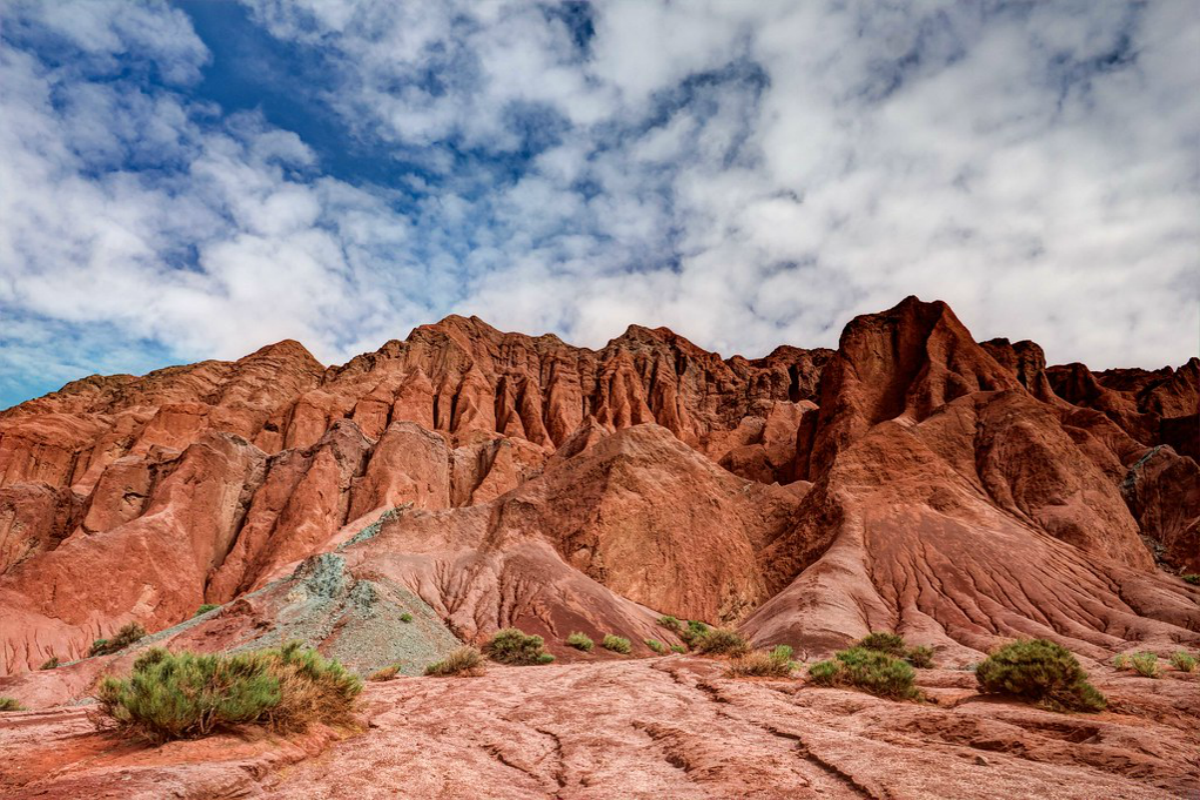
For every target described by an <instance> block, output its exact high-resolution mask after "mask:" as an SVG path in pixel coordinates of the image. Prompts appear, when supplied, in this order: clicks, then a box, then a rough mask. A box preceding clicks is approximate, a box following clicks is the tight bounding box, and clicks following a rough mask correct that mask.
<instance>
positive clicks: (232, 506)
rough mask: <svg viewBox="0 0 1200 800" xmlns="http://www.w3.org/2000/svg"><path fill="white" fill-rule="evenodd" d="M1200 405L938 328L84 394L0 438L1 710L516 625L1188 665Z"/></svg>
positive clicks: (1198, 598) (649, 339)
mask: <svg viewBox="0 0 1200 800" xmlns="http://www.w3.org/2000/svg"><path fill="white" fill-rule="evenodd" d="M1198 404H1200V359H1192V360H1191V361H1189V362H1188V364H1186V365H1183V366H1182V367H1179V368H1178V369H1172V368H1163V369H1159V370H1156V371H1147V370H1111V371H1108V372H1105V373H1093V372H1091V371H1089V370H1087V368H1086V367H1083V366H1082V365H1077V364H1075V365H1068V366H1065V367H1047V366H1046V364H1045V358H1044V356H1043V354H1042V351H1041V349H1040V348H1039V347H1038V346H1037V345H1036V344H1033V343H1031V342H1016V343H1010V342H1009V341H1007V340H1002V339H1001V340H993V341H990V342H984V343H978V342H976V341H975V340H974V338H973V337H972V336H971V335H970V333H969V331H968V330H967V329H966V327H965V326H964V325H963V324H962V323H961V322H960V321H959V320H958V319H957V318H956V317H955V315H954V314H953V312H952V311H951V310H950V309H949V308H948V307H946V306H945V305H944V304H942V303H938V302H934V303H923V302H921V301H919V300H917V299H915V298H908V299H907V300H905V301H903V302H902V303H900V304H899V305H898V306H896V307H895V308H893V309H890V310H888V311H885V312H881V313H879V314H873V315H868V316H864V317H860V318H858V319H855V320H854V321H852V322H851V323H850V324H849V325H848V326H847V328H846V330H845V331H844V333H843V335H842V338H841V341H840V343H839V347H838V348H837V350H836V351H828V350H811V351H810V350H801V349H797V348H792V347H781V348H779V349H777V350H776V351H775V352H773V353H772V354H771V355H770V356H768V357H766V358H763V359H757V360H747V359H743V358H740V357H734V358H731V359H728V360H723V359H721V358H720V357H719V356H717V355H715V354H712V353H708V352H705V351H703V350H701V349H699V348H697V347H695V346H694V345H692V344H691V343H689V342H687V341H686V340H684V339H682V338H681V337H678V336H676V335H674V334H672V333H671V332H670V331H667V330H665V329H658V330H649V329H645V328H638V327H631V328H630V329H629V330H628V331H627V332H626V333H625V334H624V335H623V336H621V337H619V338H618V339H615V340H613V341H612V342H610V343H609V344H608V345H607V346H606V347H605V348H603V349H601V350H596V351H593V350H587V349H583V348H576V347H571V346H569V345H567V344H565V343H563V342H562V341H560V340H559V339H557V338H556V337H554V336H549V335H547V336H541V337H529V336H523V335H520V334H511V333H501V332H499V331H496V330H495V329H493V328H491V327H489V326H487V325H486V324H485V323H483V322H481V321H480V320H477V319H464V318H460V317H450V318H447V319H446V320H443V321H442V322H440V323H438V324H436V325H430V326H424V327H421V328H418V329H416V330H415V331H413V333H412V334H411V335H410V336H409V337H408V339H406V340H405V341H403V342H400V341H393V342H389V343H387V344H386V345H384V346H383V347H382V348H381V349H380V350H378V351H377V352H375V353H371V354H367V355H363V356H360V357H358V358H355V359H354V360H352V361H351V362H350V363H348V364H346V365H344V366H341V367H330V368H324V367H322V366H321V365H320V364H318V363H317V362H316V361H315V359H313V358H312V356H311V355H309V354H308V352H307V351H306V350H304V348H303V347H302V346H301V345H299V344H298V343H295V342H281V343H279V344H276V345H272V346H270V347H266V348H263V349H262V350H259V351H258V352H256V353H254V354H252V355H250V356H247V357H246V358H244V359H242V360H240V361H238V362H234V363H225V362H204V363H201V364H195V365H191V366H185V367H174V368H170V369H166V370H161V371H158V372H155V373H151V374H150V375H147V376H145V377H141V378H136V377H133V376H111V377H93V378H88V379H85V380H82V381H77V382H75V383H73V384H70V385H68V386H66V387H64V388H63V389H62V390H61V391H59V392H56V393H54V394H51V395H47V396H46V397H43V398H39V399H37V400H33V401H30V402H28V403H25V404H23V405H20V406H17V407H16V408H13V409H10V410H8V411H5V412H0V612H2V613H3V620H4V625H3V627H2V629H0V676H2V675H9V676H10V677H8V678H3V677H0V694H4V695H12V696H16V697H18V698H19V699H21V700H23V701H24V702H25V703H26V704H27V705H32V706H35V707H43V706H51V705H55V704H58V703H63V702H68V701H71V700H75V699H78V698H80V697H84V696H86V694H87V692H88V691H89V687H90V686H91V685H92V683H93V682H94V681H95V680H96V679H97V677H98V676H100V675H101V674H104V673H105V672H107V671H119V670H121V669H123V668H127V666H128V663H129V661H130V660H131V659H132V654H130V653H126V654H123V655H119V656H116V657H112V658H94V659H87V658H83V657H84V656H85V655H86V653H87V650H88V647H89V645H90V643H91V641H92V640H93V639H95V638H98V637H101V636H105V635H108V634H110V633H112V632H113V631H114V630H116V629H117V628H119V627H120V626H121V625H123V624H125V623H127V622H130V621H137V622H140V623H142V624H143V625H145V626H146V628H147V629H149V630H151V631H157V632H159V633H158V634H157V636H156V640H157V641H162V642H165V643H166V644H168V646H171V647H188V648H191V649H202V650H228V649H236V648H244V647H251V646H255V644H256V643H261V642H263V641H276V640H278V639H279V638H282V637H300V638H304V639H306V640H308V641H310V642H312V643H314V644H317V645H319V646H321V647H322V648H323V649H324V650H326V651H327V652H330V653H332V654H334V655H337V657H339V658H340V659H342V660H344V661H346V662H347V663H348V664H350V665H351V666H353V667H354V668H356V669H358V670H359V671H362V672H368V671H370V670H372V669H374V668H377V667H379V666H383V665H384V664H386V663H392V662H395V661H396V660H397V659H399V660H401V661H403V662H405V663H406V664H407V666H408V668H409V671H416V670H418V669H419V668H420V667H421V666H422V665H423V664H424V663H427V662H428V661H430V660H433V659H435V658H436V657H438V655H440V654H441V653H444V652H445V650H446V649H447V648H448V647H450V646H452V645H453V644H454V643H456V642H457V641H458V640H460V639H461V640H467V641H476V642H478V641H482V640H484V639H485V638H486V637H488V636H489V635H490V634H491V633H492V632H494V631H495V630H496V629H497V628H500V627H504V626H507V625H514V624H515V625H518V626H519V627H522V628H523V629H525V630H528V631H531V632H536V633H539V634H541V635H543V636H545V637H546V639H547V642H548V644H549V647H550V649H551V651H552V652H554V653H556V654H557V655H558V656H559V657H560V661H564V662H570V661H572V660H576V659H578V658H580V656H578V654H577V653H576V652H575V651H573V650H569V649H565V648H564V647H563V644H562V640H563V639H564V638H565V636H566V635H567V634H568V633H569V632H571V631H575V630H581V631H584V632H586V633H588V634H589V635H591V636H592V637H593V638H599V637H602V636H603V635H604V634H605V633H608V632H615V633H619V634H621V635H623V636H627V637H628V638H630V639H632V640H633V641H634V642H635V652H634V654H635V655H650V654H651V653H650V650H649V649H648V648H645V647H643V646H642V645H641V644H640V643H641V642H642V640H643V639H646V638H650V637H654V638H658V639H661V640H663V641H666V642H668V643H670V642H672V641H673V640H672V639H671V637H670V636H669V635H666V634H665V633H664V631H663V629H662V628H660V627H658V626H657V625H656V624H655V620H656V619H657V617H658V616H659V615H660V614H672V615H674V616H677V617H681V618H692V619H697V618H698V619H705V620H708V621H710V622H714V623H718V622H719V623H723V624H728V625H735V626H739V627H740V628H741V630H742V631H743V632H744V633H745V634H747V635H748V636H750V637H751V638H752V639H753V640H754V641H755V642H756V643H758V644H764V645H765V644H774V643H779V642H786V643H789V644H792V645H794V646H795V647H797V649H798V650H799V651H802V652H806V653H809V654H812V655H816V654H820V653H823V652H826V651H828V650H830V649H834V648H837V647H840V646H842V645H844V644H846V643H847V642H849V641H851V640H853V639H856V638H858V637H860V636H862V635H863V634H865V633H866V632H868V631H870V630H881V629H882V630H894V631H897V632H900V633H903V634H905V635H906V636H907V637H908V638H909V639H910V640H912V641H914V642H917V643H922V644H928V645H931V646H934V647H935V648H936V649H937V651H938V658H939V661H940V662H941V663H943V664H945V665H949V666H952V665H956V664H957V665H962V664H967V663H970V662H973V661H977V660H978V659H979V658H980V657H981V654H982V653H984V652H986V651H987V650H988V649H989V648H991V647H992V646H994V645H995V644H996V643H998V642H1001V641H1005V640H1007V639H1010V638H1012V637H1018V636H1039V637H1045V638H1050V639H1054V640H1056V641H1059V642H1061V643H1062V644H1064V645H1066V646H1067V647H1069V648H1071V649H1072V650H1074V651H1075V652H1076V653H1078V654H1079V655H1081V656H1082V657H1084V658H1086V659H1091V660H1092V661H1091V663H1096V664H1098V663H1100V662H1102V661H1104V660H1106V659H1107V658H1109V657H1110V656H1111V655H1112V654H1114V653H1118V652H1123V651H1129V650H1135V649H1151V650H1157V651H1159V652H1161V653H1162V654H1164V655H1165V654H1166V653H1167V652H1169V651H1170V650H1172V649H1176V648H1178V647H1180V646H1188V647H1193V648H1194V647H1196V646H1197V645H1200V588H1198V587H1196V586H1192V585H1189V584H1188V583H1186V582H1184V581H1183V580H1181V579H1180V577H1179V575H1180V574H1181V573H1188V572H1200V468H1198V467H1197V462H1196V458H1197V456H1198V453H1197V443H1198V440H1200V430H1198V417H1197V408H1198ZM202 603H214V604H219V605H221V608H220V609H219V610H217V611H214V612H210V613H209V614H206V615H203V616H201V617H199V618H197V619H195V620H193V619H192V616H193V614H194V612H195V610H196V609H197V607H198V606H200V605H201V604H202ZM402 610H403V611H407V612H408V613H409V614H411V615H413V617H414V621H413V622H412V623H408V622H404V621H402V620H401V619H400V617H399V613H400V612H401V611H402ZM52 656H55V657H58V658H59V659H61V660H62V661H64V662H67V661H72V662H74V663H70V664H68V665H66V666H64V667H60V668H59V669H55V670H52V671H47V672H38V671H36V670H37V667H38V666H39V665H40V664H42V663H43V662H44V661H45V660H47V659H48V658H50V657H52ZM631 669H633V668H632V667H631ZM605 674H607V673H605ZM632 675H633V672H629V673H628V674H626V672H615V673H613V676H614V677H613V678H612V680H613V681H615V682H616V683H621V682H626V683H627V682H628V681H630V680H633V678H631V677H630V676H632ZM638 675H641V677H642V678H646V679H649V678H657V677H661V675H657V674H653V673H646V674H645V675H642V674H641V673H638ZM640 679H641V678H639V680H640ZM564 680H567V679H564ZM628 691H631V692H632V691H633V689H632V688H629V689H628ZM747 691H749V690H747ZM764 697H767V698H769V697H771V695H770V694H767V695H764ZM464 702H465V701H464ZM648 702H649V701H648ZM655 702H657V701H655ZM906 713H907V712H906ZM913 724H914V725H925V724H927V723H916V722H914V723H913ZM928 724H932V723H928ZM940 724H941V723H938V724H937V725H934V727H935V728H937V727H938V726H939V725H940ZM947 724H950V723H947ZM967 724H969V725H976V724H977V723H976V722H970V723H966V722H961V721H958V722H954V723H953V725H952V727H953V726H960V725H967ZM978 724H982V723H978ZM684 729H685V732H684V733H680V734H679V735H680V736H685V735H687V734H686V726H684ZM641 730H643V733H644V732H645V730H646V729H645V728H642V729H641ZM920 730H921V731H922V734H921V735H922V736H924V735H925V734H927V733H928V731H925V730H924V729H923V728H922V729H920ZM939 730H940V728H939ZM646 735H649V736H651V738H652V739H654V740H655V741H660V740H661V739H663V738H664V737H665V738H668V739H669V738H670V736H675V734H670V736H668V735H667V734H664V735H663V737H657V738H656V737H655V736H654V735H653V734H646ZM731 735H732V734H731ZM900 735H901V734H899V733H897V734H896V736H900ZM939 735H940V734H939ZM1013 735H1014V736H1017V737H1018V738H1020V735H1019V734H1016V733H1014V734H1013ZM1172 735H1174V734H1172ZM638 736H639V737H640V736H642V734H638ZM771 737H774V738H771ZM787 738H788V737H787V736H783V739H785V740H786V739H787ZM1193 744H1194V742H1193ZM754 747H759V745H755V746H754ZM761 747H762V752H763V758H770V759H775V758H783V757H784V756H783V755H781V753H783V751H787V750H791V749H795V748H794V747H793V746H792V745H790V744H786V745H785V744H784V743H781V742H780V741H778V737H777V736H776V734H774V733H770V734H768V738H767V739H764V740H763V742H762V743H761ZM781 747H782V750H781V749H780V748H781ZM776 750H779V751H780V752H779V753H775V752H774V751H776ZM789 758H790V756H789ZM817 762H820V758H818V759H817ZM817 762H813V763H817ZM810 766H811V764H810ZM1193 767H1194V765H1193ZM656 769H657V767H656ZM789 769H790V768H789ZM797 769H799V771H798V772H796V773H795V774H796V776H798V777H796V780H797V781H800V780H801V779H803V781H808V782H809V784H811V785H813V786H816V785H817V784H819V783H820V782H821V781H822V780H824V779H823V778H821V777H820V776H821V775H822V774H825V773H827V772H828V771H827V770H822V769H818V770H817V771H815V772H814V771H813V770H812V769H809V768H808V767H804V768H802V769H801V768H797ZM685 771H687V770H685ZM1186 772H1187V771H1186V770H1184V773H1186ZM810 773H811V774H810ZM655 774H657V773H655ZM1193 774H1194V773H1193ZM539 775H540V773H539ZM543 777H544V776H543ZM537 780H539V781H540V780H542V778H541V777H538V778H537ZM583 780H584V779H583V778H582V777H579V778H578V781H583ZM956 780H957V779H956ZM1072 780H1073V779H1072ZM1181 780H1182V778H1181ZM785 782H786V781H785ZM843 783H844V782H841V781H840V779H838V780H835V781H834V783H833V784H832V785H837V786H842V785H843ZM852 783H853V782H852ZM579 785H582V783H580V784H579ZM797 785H800V784H799V783H797ZM822 785H823V784H822ZM951 785H952V784H946V786H947V787H948V786H951ZM1098 785H1099V784H1098ZM552 788H553V787H551V789H552ZM843 788H844V786H843ZM860 788H861V787H860ZM725 790H727V791H733V790H732V789H730V787H728V786H727V787H725ZM331 791H332V790H331ZM547 791H549V790H547ZM914 791H915V790H914ZM939 791H941V790H939ZM947 791H949V790H948V789H947ZM1122 791H1124V790H1122ZM1167 791H1168V792H1169V791H1171V789H1170V788H1168V789H1167ZM329 796H337V795H336V793H333V794H330V795H329ZM514 796H523V795H514ZM529 796H533V795H529ZM579 796H586V793H580V794H579ZM694 796H708V795H703V794H695V795H694ZM713 796H726V795H721V794H715V795H713ZM1064 796H1067V795H1064ZM1112 796H1119V795H1117V794H1113V795H1112Z"/></svg>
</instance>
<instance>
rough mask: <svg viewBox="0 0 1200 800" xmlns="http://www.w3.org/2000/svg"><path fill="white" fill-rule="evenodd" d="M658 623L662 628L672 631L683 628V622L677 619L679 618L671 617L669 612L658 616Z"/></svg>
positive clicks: (677, 631)
mask: <svg viewBox="0 0 1200 800" xmlns="http://www.w3.org/2000/svg"><path fill="white" fill-rule="evenodd" d="M658 624H659V625H662V626H663V627H664V628H666V629H667V630H669V631H671V632H673V633H679V632H680V631H681V630H683V623H682V622H680V621H679V618H678V617H672V616H670V615H669V614H664V615H663V616H661V617H659V618H658Z"/></svg>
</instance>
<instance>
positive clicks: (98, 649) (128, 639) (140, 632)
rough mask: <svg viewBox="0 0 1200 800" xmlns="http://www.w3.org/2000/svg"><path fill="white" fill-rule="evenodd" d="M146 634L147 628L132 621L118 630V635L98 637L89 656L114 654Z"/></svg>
mask: <svg viewBox="0 0 1200 800" xmlns="http://www.w3.org/2000/svg"><path fill="white" fill-rule="evenodd" d="M145 635H146V629H145V628H143V627H142V626H141V625H139V624H138V623H136V622H131V623H129V624H128V625H126V626H125V627H123V628H121V630H119V631H117V635H116V636H114V637H113V638H111V639H97V640H96V641H94V642H92V649H91V651H89V652H88V657H89V658H91V657H93V656H107V655H112V654H113V653H116V652H118V651H120V650H124V649H125V648H126V647H129V645H131V644H133V643H134V642H137V641H138V640H139V639H141V638H142V637H144V636H145Z"/></svg>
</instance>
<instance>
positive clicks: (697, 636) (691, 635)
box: [677, 619, 709, 647]
mask: <svg viewBox="0 0 1200 800" xmlns="http://www.w3.org/2000/svg"><path fill="white" fill-rule="evenodd" d="M708 631H709V627H708V626H707V625H705V624H704V623H703V622H700V621H699V620H694V619H690V620H688V623H687V627H686V628H683V629H682V630H679V631H677V633H678V634H679V638H680V639H682V640H683V643H684V644H686V645H687V646H688V647H695V646H696V643H697V642H699V641H700V640H701V639H702V638H704V636H706V635H707V634H708Z"/></svg>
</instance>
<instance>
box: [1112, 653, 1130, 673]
mask: <svg viewBox="0 0 1200 800" xmlns="http://www.w3.org/2000/svg"><path fill="white" fill-rule="evenodd" d="M1112 665H1113V669H1120V670H1126V669H1129V656H1127V655H1125V654H1124V653H1117V654H1116V655H1115V656H1113V660H1112Z"/></svg>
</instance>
